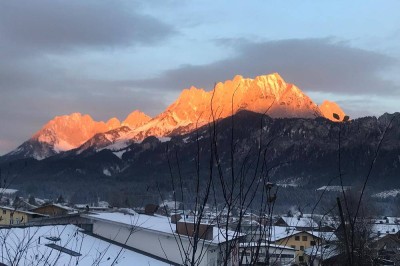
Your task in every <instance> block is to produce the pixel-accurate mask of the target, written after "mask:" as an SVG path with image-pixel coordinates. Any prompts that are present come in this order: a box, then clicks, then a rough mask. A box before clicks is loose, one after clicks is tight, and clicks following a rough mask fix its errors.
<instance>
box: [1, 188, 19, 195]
mask: <svg viewBox="0 0 400 266" xmlns="http://www.w3.org/2000/svg"><path fill="white" fill-rule="evenodd" d="M17 192H18V190H17V189H13V188H0V193H1V194H3V195H12V194H15V193H17Z"/></svg>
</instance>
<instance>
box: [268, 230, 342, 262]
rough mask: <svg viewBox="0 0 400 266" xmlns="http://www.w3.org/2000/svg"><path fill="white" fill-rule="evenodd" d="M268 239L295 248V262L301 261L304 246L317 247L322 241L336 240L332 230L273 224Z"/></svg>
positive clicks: (303, 259)
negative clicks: (298, 228) (317, 230)
mask: <svg viewBox="0 0 400 266" xmlns="http://www.w3.org/2000/svg"><path fill="white" fill-rule="evenodd" d="M268 240H269V241H271V242H272V243H275V244H278V245H282V246H288V247H291V248H293V249H295V250H296V263H303V262H305V258H304V250H305V249H306V248H308V247H313V246H315V247H318V246H320V245H322V243H324V242H328V241H333V240H336V236H335V235H334V233H332V232H316V231H299V230H295V229H294V228H290V227H280V226H273V227H272V228H271V235H270V236H268Z"/></svg>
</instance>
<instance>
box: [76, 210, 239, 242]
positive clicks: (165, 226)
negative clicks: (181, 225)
mask: <svg viewBox="0 0 400 266" xmlns="http://www.w3.org/2000/svg"><path fill="white" fill-rule="evenodd" d="M82 216H83V217H85V218H89V219H94V220H99V221H104V222H109V223H115V224H119V225H123V226H128V227H137V228H138V229H140V230H147V231H153V232H158V233H161V234H169V235H175V234H176V233H175V226H176V225H175V224H173V223H171V220H170V218H169V217H165V216H161V215H154V216H150V215H145V214H139V213H135V214H124V213H120V212H103V213H97V214H84V215H82ZM226 233H228V239H225V234H226ZM238 236H241V235H238V233H235V232H234V231H231V230H228V231H226V230H225V229H223V228H217V227H214V226H213V239H212V240H210V241H208V240H206V241H208V242H210V243H213V244H219V243H223V242H226V241H227V240H228V241H230V240H232V239H234V238H236V237H238Z"/></svg>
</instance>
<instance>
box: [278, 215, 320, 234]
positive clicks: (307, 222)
mask: <svg viewBox="0 0 400 266" xmlns="http://www.w3.org/2000/svg"><path fill="white" fill-rule="evenodd" d="M274 225H276V226H286V227H291V228H295V229H296V230H299V231H312V230H318V224H317V223H316V222H315V221H314V220H313V219H312V218H311V217H302V216H293V217H288V216H281V217H279V218H278V219H277V220H276V221H275V223H274Z"/></svg>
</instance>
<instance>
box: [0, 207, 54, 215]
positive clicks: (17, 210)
mask: <svg viewBox="0 0 400 266" xmlns="http://www.w3.org/2000/svg"><path fill="white" fill-rule="evenodd" d="M0 209H3V210H9V211H14V212H21V213H25V214H28V215H39V216H47V215H43V214H41V213H36V212H31V211H24V210H19V209H15V208H10V207H6V206H0Z"/></svg>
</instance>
